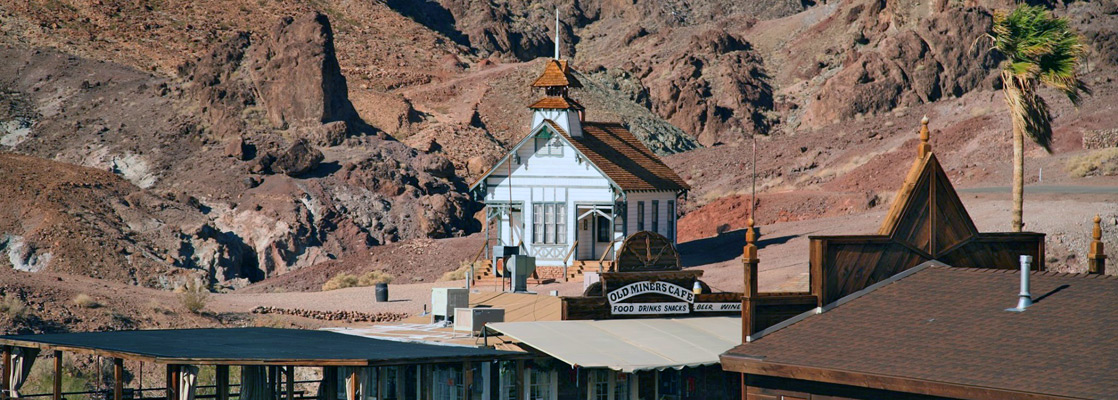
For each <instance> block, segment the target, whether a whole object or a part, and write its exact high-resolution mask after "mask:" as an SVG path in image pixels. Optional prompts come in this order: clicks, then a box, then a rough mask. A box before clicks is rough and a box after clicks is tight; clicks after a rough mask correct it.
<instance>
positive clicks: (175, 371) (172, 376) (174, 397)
mask: <svg viewBox="0 0 1118 400" xmlns="http://www.w3.org/2000/svg"><path fill="white" fill-rule="evenodd" d="M178 386H179V366H177V365H173V364H167V400H178V398H179V390H178Z"/></svg>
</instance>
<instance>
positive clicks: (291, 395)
mask: <svg viewBox="0 0 1118 400" xmlns="http://www.w3.org/2000/svg"><path fill="white" fill-rule="evenodd" d="M286 369H287V374H286V375H287V387H286V388H285V389H287V400H295V366H294V365H288V366H287V368H286ZM354 369H355V370H356V368H354Z"/></svg>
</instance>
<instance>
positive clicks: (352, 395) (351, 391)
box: [345, 368, 357, 400]
mask: <svg viewBox="0 0 1118 400" xmlns="http://www.w3.org/2000/svg"><path fill="white" fill-rule="evenodd" d="M346 379H348V380H349V384H348V385H346V388H345V389H346V394H345V395H346V400H357V368H350V369H349V376H348V377H347V378H346Z"/></svg>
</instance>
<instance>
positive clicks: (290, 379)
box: [285, 365, 295, 400]
mask: <svg viewBox="0 0 1118 400" xmlns="http://www.w3.org/2000/svg"><path fill="white" fill-rule="evenodd" d="M285 389H287V400H295V366H294V365H288V366H287V387H286V388H285Z"/></svg>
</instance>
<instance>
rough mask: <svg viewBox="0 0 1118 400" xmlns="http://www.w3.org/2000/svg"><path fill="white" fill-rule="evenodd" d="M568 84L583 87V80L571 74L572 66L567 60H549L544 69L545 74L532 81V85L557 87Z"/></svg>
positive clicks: (568, 85) (573, 86) (567, 85)
mask: <svg viewBox="0 0 1118 400" xmlns="http://www.w3.org/2000/svg"><path fill="white" fill-rule="evenodd" d="M556 86H566V87H572V88H580V87H582V82H579V80H578V78H575V76H574V75H573V74H571V67H570V65H568V64H567V60H547V65H546V66H545V67H544V69H543V74H541V75H540V77H539V78H536V81H535V82H532V87H556Z"/></svg>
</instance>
